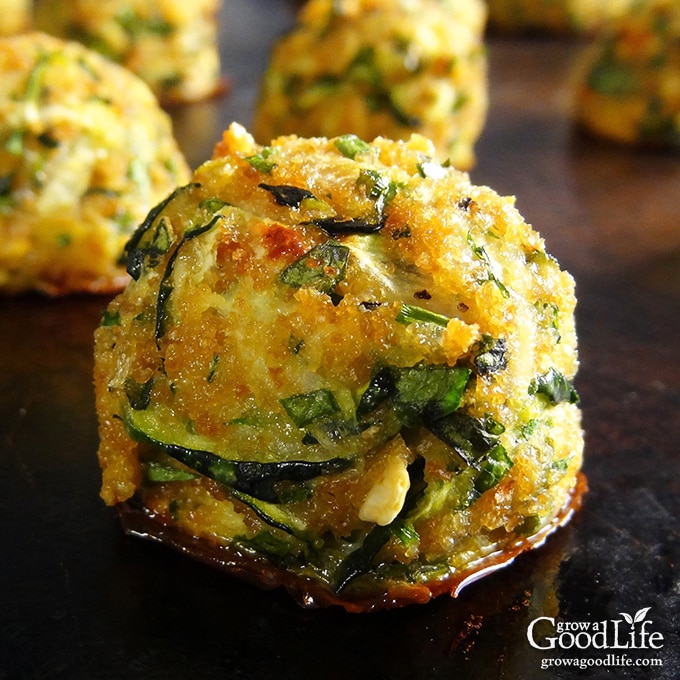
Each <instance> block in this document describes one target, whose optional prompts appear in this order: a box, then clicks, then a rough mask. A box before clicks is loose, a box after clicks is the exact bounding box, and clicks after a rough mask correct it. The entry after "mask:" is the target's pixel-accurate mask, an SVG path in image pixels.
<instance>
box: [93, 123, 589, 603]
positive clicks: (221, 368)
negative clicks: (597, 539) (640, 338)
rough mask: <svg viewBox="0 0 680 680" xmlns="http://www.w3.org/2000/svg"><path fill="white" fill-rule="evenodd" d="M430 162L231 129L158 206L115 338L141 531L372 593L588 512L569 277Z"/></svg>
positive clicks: (102, 337)
mask: <svg viewBox="0 0 680 680" xmlns="http://www.w3.org/2000/svg"><path fill="white" fill-rule="evenodd" d="M433 156H434V146H433V144H432V143H431V142H430V141H429V140H427V139H426V138H424V137H422V136H419V135H413V136H412V137H411V138H410V139H409V140H407V141H393V140H388V139H386V138H376V139H375V140H373V141H372V142H370V143H369V142H366V141H364V140H361V139H360V138H358V137H356V136H355V135H343V136H339V137H335V138H324V137H318V138H301V137H297V136H284V137H280V138H277V139H274V140H273V141H271V143H270V144H268V145H267V146H261V145H258V144H257V143H256V142H255V141H254V139H253V137H252V136H251V135H250V134H249V133H248V132H247V131H246V130H245V129H244V128H243V127H241V126H240V125H238V124H232V125H231V127H230V128H229V129H228V130H227V131H226V132H225V133H224V135H223V138H222V140H221V141H220V142H219V143H218V144H217V146H216V147H215V151H214V154H213V157H212V159H210V160H209V161H207V162H206V163H204V164H203V165H202V166H201V167H200V168H198V170H197V171H196V173H195V174H194V177H193V179H192V181H191V182H190V183H189V184H187V185H184V186H182V187H179V188H178V189H177V190H176V191H175V192H174V193H173V194H171V195H170V196H169V197H168V198H167V199H166V200H165V201H163V202H162V203H161V204H159V205H158V206H157V207H156V208H154V209H153V210H152V211H151V212H150V213H149V215H148V217H147V219H146V220H145V221H144V222H143V224H142V225H141V226H140V228H139V229H138V230H137V232H136V233H135V234H134V236H133V237H132V238H131V240H130V242H129V243H128V246H127V256H128V259H127V262H128V270H129V272H130V274H131V277H132V279H131V281H130V283H129V285H128V287H127V289H126V290H125V291H124V292H123V293H121V294H120V295H119V296H118V297H116V298H115V299H114V300H113V301H112V302H111V304H110V306H109V307H108V309H107V311H106V313H105V315H104V318H103V320H102V324H101V326H100V327H99V328H98V329H97V331H96V343H95V385H96V397H97V412H98V416H99V430H100V441H101V443H100V447H99V460H100V463H101V467H102V470H103V485H102V491H101V493H102V496H103V498H104V500H105V501H106V503H108V504H110V505H114V506H117V507H118V509H119V510H120V513H121V516H122V518H123V521H124V526H125V529H126V530H127V531H128V532H130V533H131V534H137V535H141V536H146V537H150V538H155V539H156V540H158V541H162V542H164V543H167V544H169V545H172V546H174V547H177V548H180V549H181V550H183V551H185V552H188V553H190V554H192V555H195V556H196V557H197V558H199V559H203V560H205V561H207V562H208V563H210V564H214V565H217V566H219V567H222V568H224V569H226V570H227V571H230V572H232V573H234V574H237V575H239V576H241V577H244V578H247V579H249V580H251V581H254V582H255V583H258V584H260V585H262V586H264V587H273V586H276V585H284V586H285V587H286V588H288V589H289V591H290V592H291V593H292V594H293V596H294V597H295V598H296V599H297V600H298V601H299V602H300V603H301V604H303V605H304V606H308V607H314V606H326V605H333V604H335V605H340V606H342V607H344V608H345V609H347V610H348V611H370V610H375V609H380V608H386V607H396V606H400V605H404V604H408V603H414V602H426V601H428V600H429V599H431V598H432V597H434V596H436V595H439V594H441V593H451V594H454V595H455V594H456V593H458V592H459V590H460V589H461V588H462V587H463V586H464V585H465V584H467V583H469V582H470V581H472V580H474V579H475V578H478V577H479V576H481V575H483V574H484V573H488V571H490V570H492V569H493V568H495V567H498V566H501V565H502V564H505V563H507V562H508V561H510V560H512V559H513V558H514V557H515V555H517V554H518V553H519V552H521V551H523V550H526V549H528V548H530V547H533V546H535V545H538V544H540V543H541V542H542V541H543V540H544V539H545V537H546V536H547V535H548V534H549V533H550V532H551V531H553V530H554V529H555V528H556V527H558V526H559V525H560V524H563V523H564V522H565V521H567V520H568V519H569V517H570V516H571V514H572V512H573V510H574V509H575V508H576V507H578V504H579V498H580V496H581V494H582V492H583V490H584V485H585V482H584V480H583V478H582V476H581V475H580V472H579V470H580V467H581V460H582V449H583V437H582V431H581V424H580V410H579V406H578V395H577V393H576V391H575V389H574V386H573V383H572V380H573V378H574V375H575V372H576V370H577V364H578V360H577V350H576V333H575V328H574V306H575V297H574V281H573V279H572V277H571V276H570V275H569V274H567V273H566V272H564V271H562V270H561V269H560V268H559V266H558V264H557V262H556V261H555V260H554V259H553V258H552V257H551V256H549V255H548V254H547V252H546V250H545V246H544V243H543V240H542V239H541V237H540V236H539V235H538V233H537V232H535V231H534V230H533V229H532V228H531V227H530V226H529V225H528V224H527V223H526V222H525V221H524V220H523V219H522V217H521V215H520V214H519V213H518V212H517V210H516V208H515V207H514V201H513V199H512V198H510V197H501V196H499V195H498V194H496V193H495V192H494V191H492V190H491V189H489V188H487V187H481V186H475V185H473V184H471V183H470V180H469V177H468V176H467V174H465V173H463V172H461V171H458V170H455V169H453V168H452V167H450V166H448V165H446V164H442V163H440V162H438V161H436V160H434V159H433Z"/></svg>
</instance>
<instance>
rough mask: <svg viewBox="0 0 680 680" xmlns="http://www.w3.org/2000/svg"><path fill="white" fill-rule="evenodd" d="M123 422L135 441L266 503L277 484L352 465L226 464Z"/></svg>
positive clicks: (301, 462)
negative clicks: (159, 438)
mask: <svg viewBox="0 0 680 680" xmlns="http://www.w3.org/2000/svg"><path fill="white" fill-rule="evenodd" d="M124 422H125V425H126V428H127V430H128V433H129V434H130V435H131V436H132V437H133V439H135V440H136V441H139V442H143V443H145V444H149V445H150V446H153V447H155V448H158V449H160V450H161V451H164V452H165V453H167V454H168V455H169V456H170V457H172V458H174V459H175V460H177V461H179V462H180V463H183V464H184V465H186V466H187V467H188V468H191V469H192V470H195V471H196V472H198V473H199V474H201V475H203V476H204V477H208V478H210V479H213V480H215V481H216V482H219V483H220V484H225V485H226V486H229V487H231V488H232V489H235V490H237V491H240V492H242V493H244V494H247V495H249V496H253V497H254V498H259V499H260V500H263V501H267V502H268V503H276V502H278V495H277V493H276V490H275V489H274V484H275V483H276V482H281V481H290V482H305V481H308V480H311V479H314V478H316V477H320V476H322V475H332V474H337V473H339V472H344V471H345V470H347V469H348V468H350V467H352V465H353V463H352V461H351V460H349V459H347V458H339V457H338V458H330V459H328V460H323V461H307V460H289V461H281V462H277V463H261V462H258V461H242V460H227V459H225V458H222V457H220V456H218V455H217V454H215V453H212V452H211V451H205V450H202V449H191V448H187V447H185V446H180V445H179V444H173V443H167V442H162V441H160V440H158V439H156V438H155V437H152V436H150V435H149V434H147V433H146V432H144V431H142V430H140V429H139V428H138V427H137V426H136V425H135V423H134V422H133V416H130V415H129V414H128V415H126V417H125V418H124Z"/></svg>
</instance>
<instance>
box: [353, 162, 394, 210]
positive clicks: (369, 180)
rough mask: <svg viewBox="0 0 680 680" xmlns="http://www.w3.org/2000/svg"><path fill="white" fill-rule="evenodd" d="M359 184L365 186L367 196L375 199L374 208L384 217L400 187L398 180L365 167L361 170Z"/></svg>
mask: <svg viewBox="0 0 680 680" xmlns="http://www.w3.org/2000/svg"><path fill="white" fill-rule="evenodd" d="M357 186H360V187H365V189H366V196H368V198H371V199H373V200H374V201H375V206H374V209H375V212H376V215H377V216H378V218H382V217H383V215H384V211H385V208H386V207H387V205H389V203H390V201H392V199H393V198H394V197H395V196H396V194H397V190H398V188H399V186H398V184H397V183H396V182H393V181H392V180H389V179H387V178H386V177H385V176H384V175H381V174H380V173H379V172H377V171H376V170H371V169H370V168H364V169H362V170H361V171H360V172H359V177H358V178H357Z"/></svg>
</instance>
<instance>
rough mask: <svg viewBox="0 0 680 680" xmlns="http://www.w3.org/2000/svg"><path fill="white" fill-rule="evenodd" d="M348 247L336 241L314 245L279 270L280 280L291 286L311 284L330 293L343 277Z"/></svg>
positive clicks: (323, 291)
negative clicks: (281, 270)
mask: <svg viewBox="0 0 680 680" xmlns="http://www.w3.org/2000/svg"><path fill="white" fill-rule="evenodd" d="M348 258H349V248H348V247H347V246H343V245H341V244H340V243H338V242H337V241H326V242H325V243H322V244H320V245H318V246H314V248H312V249H311V250H310V251H308V252H307V253H305V254H304V255H303V256H302V257H301V258H299V259H298V260H296V261H295V262H293V263H292V264H290V265H288V267H286V269H284V270H283V272H281V275H280V277H279V278H280V281H281V282H282V283H284V284H285V285H287V286H291V287H292V288H301V287H302V286H311V287H312V288H315V289H316V290H318V291H320V292H322V293H326V294H328V295H330V294H331V293H332V292H333V289H334V288H335V286H337V285H338V283H340V281H342V280H343V279H344V278H345V270H346V268H347V260H348Z"/></svg>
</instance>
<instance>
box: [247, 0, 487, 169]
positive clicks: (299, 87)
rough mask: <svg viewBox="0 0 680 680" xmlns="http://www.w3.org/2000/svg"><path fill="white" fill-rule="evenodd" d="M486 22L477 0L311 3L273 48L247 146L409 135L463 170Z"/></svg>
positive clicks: (476, 109) (483, 102) (475, 123)
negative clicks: (276, 140) (284, 139)
mask: <svg viewBox="0 0 680 680" xmlns="http://www.w3.org/2000/svg"><path fill="white" fill-rule="evenodd" d="M485 20H486V8H485V5H484V3H483V1H482V0H462V1H461V0H458V1H456V2H454V1H453V0H446V1H444V2H440V1H439V0H425V1H424V2H423V1H421V2H414V1H413V0H340V2H337V0H310V2H308V3H307V4H306V5H305V6H304V7H303V9H302V10H301V12H300V15H299V20H298V24H297V26H296V27H295V28H294V29H293V30H292V31H291V32H290V33H288V34H287V35H285V36H283V37H282V38H281V39H280V40H279V42H278V43H277V44H276V45H275V46H274V49H273V52H272V55H271V58H270V64H269V67H268V69H267V71H266V73H265V75H264V77H263V81H262V84H261V90H260V95H259V99H258V102H257V106H256V112H255V117H254V122H253V133H254V135H255V138H256V139H258V141H260V142H262V143H267V141H268V140H270V139H272V138H273V137H276V136H279V135H282V134H289V133H290V134H298V135H304V136H310V137H311V136H316V135H321V136H326V137H333V136H337V135H341V134H348V133H352V134H356V135H357V136H359V137H361V138H362V139H373V138H374V137H376V136H381V135H382V136H385V137H389V138H392V139H407V138H408V137H409V136H410V135H411V134H412V133H414V132H418V133H420V134H423V135H425V136H427V137H428V138H429V139H431V140H432V141H433V142H434V144H435V148H436V154H437V155H438V157H439V158H440V159H441V160H445V159H447V158H448V159H450V160H451V162H452V163H453V164H454V165H455V166H456V167H458V168H461V169H468V168H470V167H471V166H472V165H473V163H474V144H475V142H476V140H477V138H478V136H479V134H480V132H481V130H482V128H483V125H484V121H485V117H486V110H487V73H486V69H487V61H486V54H485V51H484V44H483V31H484V26H485Z"/></svg>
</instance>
